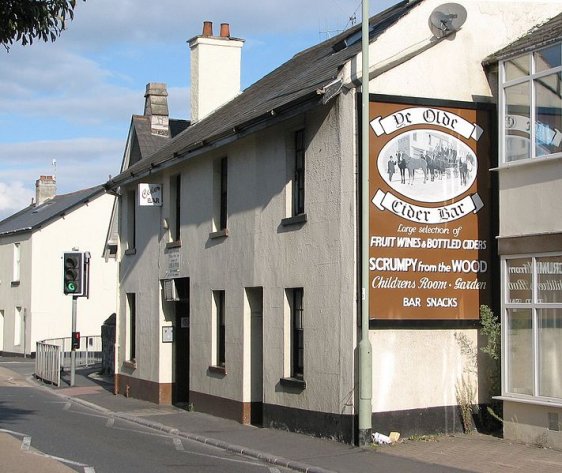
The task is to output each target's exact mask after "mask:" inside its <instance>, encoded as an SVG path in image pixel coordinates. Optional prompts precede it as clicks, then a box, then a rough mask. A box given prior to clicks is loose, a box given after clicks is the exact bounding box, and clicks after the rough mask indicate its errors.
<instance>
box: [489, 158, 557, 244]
mask: <svg viewBox="0 0 562 473" xmlns="http://www.w3.org/2000/svg"><path fill="white" fill-rule="evenodd" d="M561 164H562V162H561V160H560V158H557V159H556V158H555V159H548V160H534V161H533V162H529V163H526V164H523V165H518V166H510V167H506V168H502V169H500V171H499V181H500V207H499V208H500V236H502V237H508V236H521V235H530V234H541V233H552V232H560V227H561V225H560V218H559V216H560V215H562V199H560V198H553V196H557V195H559V193H560V188H561V186H562V166H561ZM537 209H540V211H538V212H537ZM555 216H558V217H555Z"/></svg>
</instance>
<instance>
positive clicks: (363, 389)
mask: <svg viewBox="0 0 562 473" xmlns="http://www.w3.org/2000/svg"><path fill="white" fill-rule="evenodd" d="M362 3H363V18H362V25H361V26H362V30H361V33H362V39H361V50H362V60H363V63H362V72H361V76H362V77H361V80H362V86H361V341H360V342H359V438H358V444H359V446H366V445H370V444H371V432H372V426H371V416H372V412H373V409H372V402H371V399H372V391H373V380H372V376H373V374H372V364H373V362H372V348H371V342H370V341H369V0H363V2H362Z"/></svg>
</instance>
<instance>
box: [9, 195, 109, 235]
mask: <svg viewBox="0 0 562 473" xmlns="http://www.w3.org/2000/svg"><path fill="white" fill-rule="evenodd" d="M104 193H105V190H104V187H103V186H96V187H91V188H89V189H83V190H80V191H77V192H72V193H70V194H62V195H57V196H55V197H53V198H52V199H49V200H46V201H45V202H43V203H42V204H40V205H37V206H35V205H34V204H32V205H30V206H28V207H26V208H25V209H23V210H20V211H19V212H17V213H15V214H14V215H12V216H10V217H8V218H6V219H4V220H2V221H0V236H4V235H9V234H14V233H20V232H28V231H33V230H36V229H38V228H41V227H44V226H46V225H49V224H50V223H52V222H53V221H54V220H57V219H59V218H61V217H62V216H64V215H66V214H68V213H70V212H72V211H74V210H76V209H77V208H79V207H81V206H82V205H84V204H85V203H86V202H88V201H91V200H93V199H96V198H97V197H99V196H100V195H102V194H104Z"/></svg>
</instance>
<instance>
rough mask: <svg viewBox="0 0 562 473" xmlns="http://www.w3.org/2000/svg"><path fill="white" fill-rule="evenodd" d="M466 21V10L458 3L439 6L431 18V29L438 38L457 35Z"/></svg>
mask: <svg viewBox="0 0 562 473" xmlns="http://www.w3.org/2000/svg"><path fill="white" fill-rule="evenodd" d="M465 21H466V10H465V8H464V7H463V6H462V5H459V4H458V3H444V4H443V5H439V6H438V7H437V8H436V9H435V10H433V12H431V15H430V16H429V29H430V30H431V32H432V33H433V34H434V35H435V37H436V38H443V37H445V36H448V35H450V34H453V33H456V32H457V31H458V30H460V29H461V26H462V25H464V22H465Z"/></svg>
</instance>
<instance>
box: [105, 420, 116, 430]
mask: <svg viewBox="0 0 562 473" xmlns="http://www.w3.org/2000/svg"><path fill="white" fill-rule="evenodd" d="M114 424H115V419H114V418H113V417H110V418H109V419H107V422H106V423H105V426H106V427H109V428H111V427H113V425H114Z"/></svg>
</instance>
